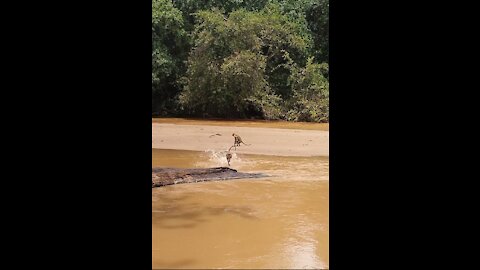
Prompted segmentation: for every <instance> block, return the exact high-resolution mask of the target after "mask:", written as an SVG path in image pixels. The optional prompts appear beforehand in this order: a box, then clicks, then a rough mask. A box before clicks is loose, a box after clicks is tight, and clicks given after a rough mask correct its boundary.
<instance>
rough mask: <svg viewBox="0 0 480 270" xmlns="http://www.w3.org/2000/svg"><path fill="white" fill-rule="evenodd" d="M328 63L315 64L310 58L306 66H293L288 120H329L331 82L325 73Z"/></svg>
mask: <svg viewBox="0 0 480 270" xmlns="http://www.w3.org/2000/svg"><path fill="white" fill-rule="evenodd" d="M327 72H328V64H326V63H324V64H315V63H313V57H311V58H309V59H308V61H307V64H306V66H305V68H297V67H295V66H294V67H293V72H292V75H291V76H290V83H291V85H292V89H293V92H294V94H293V97H292V99H291V100H290V101H289V108H290V110H289V111H288V112H287V120H292V121H306V122H328V117H329V106H328V105H329V104H328V103H329V83H328V80H327V78H325V74H326V73H327Z"/></svg>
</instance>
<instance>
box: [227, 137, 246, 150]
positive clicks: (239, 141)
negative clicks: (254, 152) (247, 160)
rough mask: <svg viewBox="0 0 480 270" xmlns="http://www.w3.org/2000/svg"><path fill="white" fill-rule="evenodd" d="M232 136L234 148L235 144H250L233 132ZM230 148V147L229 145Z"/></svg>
mask: <svg viewBox="0 0 480 270" xmlns="http://www.w3.org/2000/svg"><path fill="white" fill-rule="evenodd" d="M232 136H233V137H234V138H235V141H234V142H233V147H235V150H237V146H240V144H241V143H243V144H245V145H250V144H246V143H244V142H243V141H242V138H240V136H238V135H237V134H235V133H233V134H232ZM230 149H231V147H230Z"/></svg>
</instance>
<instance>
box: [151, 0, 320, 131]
mask: <svg viewBox="0 0 480 270" xmlns="http://www.w3.org/2000/svg"><path fill="white" fill-rule="evenodd" d="M328 21H329V3H328V0H203V1H201V0H153V3H152V111H153V116H182V117H214V118H255V119H283V120H288V121H309V122H328V121H329V77H328V71H329V66H328V59H329V55H328V51H329V48H328V44H329V43H328V35H329V31H328V30H329V24H328Z"/></svg>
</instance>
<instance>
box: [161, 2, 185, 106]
mask: <svg viewBox="0 0 480 270" xmlns="http://www.w3.org/2000/svg"><path fill="white" fill-rule="evenodd" d="M186 44H187V33H186V32H185V30H184V29H183V18H182V14H181V12H180V11H179V10H178V9H176V8H175V7H174V6H173V4H172V2H171V0H153V2H152V109H153V111H163V112H164V113H166V112H167V111H168V112H173V111H174V110H175V109H174V98H175V95H176V94H177V93H178V92H179V91H180V88H179V87H178V86H177V85H176V80H177V78H178V75H179V74H181V73H182V72H184V69H185V67H184V64H183V62H182V61H181V59H182V56H183V58H186V56H187V52H188V51H187V50H185V48H186V46H187V45H186Z"/></svg>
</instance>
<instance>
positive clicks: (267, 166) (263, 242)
mask: <svg viewBox="0 0 480 270" xmlns="http://www.w3.org/2000/svg"><path fill="white" fill-rule="evenodd" d="M226 165H227V163H226V160H225V158H224V156H223V154H222V153H219V152H215V151H208V150H206V151H203V152H199V151H184V150H162V149H152V167H179V168H205V167H216V166H226ZM231 167H232V168H234V169H237V170H239V171H242V172H262V173H265V174H268V175H269V177H267V178H260V179H240V180H239V179H236V180H229V181H219V182H202V183H194V184H180V185H172V186H165V187H161V188H154V189H152V265H153V268H154V269H161V268H168V269H172V268H195V269H200V268H203V269H205V268H237V269H238V268H242V269H266V268H268V269H302V268H308V269H326V268H328V266H329V261H328V246H329V244H328V243H329V242H328V241H329V238H328V231H329V229H328V216H329V211H328V209H329V206H328V201H329V182H328V180H329V177H328V171H329V160H328V157H280V156H266V155H247V154H239V153H234V155H233V158H232V161H231Z"/></svg>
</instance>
